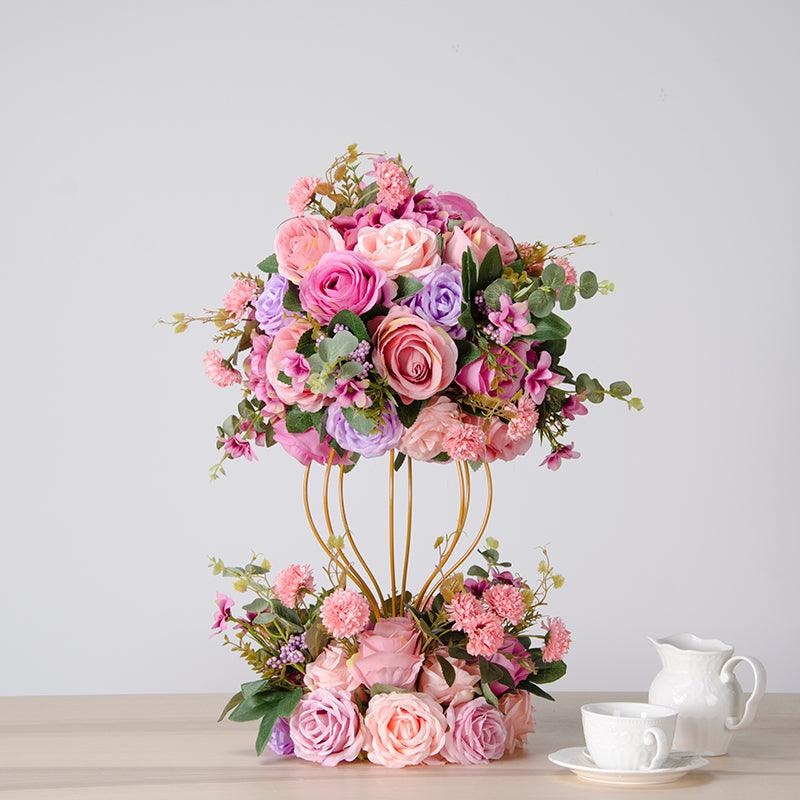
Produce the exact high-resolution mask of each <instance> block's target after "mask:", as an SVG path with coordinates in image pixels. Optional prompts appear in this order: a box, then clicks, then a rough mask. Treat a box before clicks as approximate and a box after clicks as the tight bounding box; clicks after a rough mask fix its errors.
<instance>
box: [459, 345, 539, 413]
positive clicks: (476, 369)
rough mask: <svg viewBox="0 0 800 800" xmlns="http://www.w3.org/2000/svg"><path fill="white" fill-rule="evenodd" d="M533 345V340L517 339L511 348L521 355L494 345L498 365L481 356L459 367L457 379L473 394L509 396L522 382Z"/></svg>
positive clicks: (507, 398)
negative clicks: (513, 354)
mask: <svg viewBox="0 0 800 800" xmlns="http://www.w3.org/2000/svg"><path fill="white" fill-rule="evenodd" d="M530 348H531V345H530V342H528V341H526V340H524V339H517V341H515V342H513V343H512V344H511V345H509V350H512V351H513V352H514V353H515V355H516V356H517V358H515V357H514V356H512V355H511V354H510V353H509V352H507V351H506V350H503V349H502V348H501V347H492V348H491V350H492V355H493V357H494V360H495V362H496V364H497V366H493V365H492V364H490V363H489V360H488V359H487V358H486V356H481V357H480V358H478V359H476V360H475V361H472V362H471V363H469V364H467V365H466V366H464V367H462V368H461V369H460V370H459V371H458V375H456V383H457V384H458V385H459V386H460V387H461V388H462V389H463V390H464V391H465V392H468V393H469V394H485V395H488V396H489V397H498V398H500V399H503V400H509V399H510V398H512V397H513V396H514V395H515V394H516V393H517V391H518V390H519V388H520V386H522V379H523V378H524V377H525V372H526V366H525V364H524V362H525V358H526V356H527V355H528V350H530ZM518 359H521V360H522V362H523V363H520V361H519V360H518Z"/></svg>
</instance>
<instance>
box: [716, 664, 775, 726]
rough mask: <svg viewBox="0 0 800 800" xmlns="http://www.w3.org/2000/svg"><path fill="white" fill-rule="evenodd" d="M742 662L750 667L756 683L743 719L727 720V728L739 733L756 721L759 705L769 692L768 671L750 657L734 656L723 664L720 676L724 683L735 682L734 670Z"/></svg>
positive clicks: (748, 699) (732, 718) (746, 704)
mask: <svg viewBox="0 0 800 800" xmlns="http://www.w3.org/2000/svg"><path fill="white" fill-rule="evenodd" d="M740 661H744V662H746V663H747V664H749V665H750V668H751V669H752V670H753V675H754V676H755V683H754V684H753V691H752V692H751V694H750V697H748V698H747V702H746V703H745V705H744V714H742V718H741V719H740V720H737V719H736V718H735V717H728V719H726V720H725V727H726V728H727V729H728V730H729V731H738V730H739V729H740V728H746V727H747V726H748V725H749V724H750V723H751V722H752V721H753V720H754V719H755V716H756V709H757V708H758V704H759V703H760V702H761V698H762V697H763V696H764V693H765V692H766V691H767V671H766V670H765V669H764V665H763V664H762V663H761V662H760V661H759V660H758V659H757V658H750V657H749V656H733V657H732V658H729V659H728V660H727V661H726V662H725V664H723V666H722V671H721V672H720V674H719V677H720V679H721V680H722V682H723V683H730V682H731V681H732V680H733V670H734V669H735V668H736V665H737V664H738V663H739V662H740Z"/></svg>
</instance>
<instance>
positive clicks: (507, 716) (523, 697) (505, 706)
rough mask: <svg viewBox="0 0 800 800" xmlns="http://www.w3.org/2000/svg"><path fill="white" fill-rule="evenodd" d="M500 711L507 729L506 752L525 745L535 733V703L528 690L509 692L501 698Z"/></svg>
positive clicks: (511, 751)
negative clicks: (529, 735) (530, 734)
mask: <svg viewBox="0 0 800 800" xmlns="http://www.w3.org/2000/svg"><path fill="white" fill-rule="evenodd" d="M500 712H501V713H502V715H503V725H504V726H505V729H506V746H505V750H506V753H513V752H514V751H515V750H516V749H517V748H518V747H524V746H525V741H526V740H527V738H528V734H529V733H533V731H534V724H533V703H532V702H531V696H530V694H528V692H507V693H506V694H504V695H503V696H502V697H501V698H500Z"/></svg>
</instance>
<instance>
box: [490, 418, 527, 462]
mask: <svg viewBox="0 0 800 800" xmlns="http://www.w3.org/2000/svg"><path fill="white" fill-rule="evenodd" d="M532 444H533V435H532V434H530V433H529V434H528V435H527V436H523V437H521V438H519V439H512V438H511V425H510V424H508V425H506V423H505V422H503V421H502V420H500V419H498V418H497V417H492V418H491V419H490V420H489V425H488V428H487V430H486V461H488V462H489V463H491V462H492V461H497V460H498V459H499V460H500V461H513V460H514V459H515V458H516V457H517V456H521V455H524V454H525V453H527V452H528V450H530V447H531V445H532Z"/></svg>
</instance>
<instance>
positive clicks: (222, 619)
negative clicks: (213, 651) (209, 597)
mask: <svg viewBox="0 0 800 800" xmlns="http://www.w3.org/2000/svg"><path fill="white" fill-rule="evenodd" d="M214 602H215V603H216V605H217V612H216V614H214V623H213V624H212V626H211V630H212V634H211V635H212V636H216V635H217V634H218V633H222V631H224V630H227V628H228V624H227V621H228V618H229V617H230V611H231V609H232V608H233V598H231V597H228V595H226V594H223V593H222V592H217V599H216V600H215V601H214Z"/></svg>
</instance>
